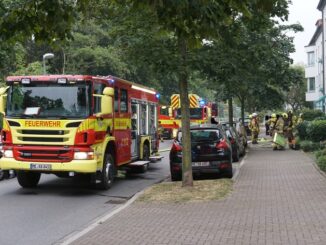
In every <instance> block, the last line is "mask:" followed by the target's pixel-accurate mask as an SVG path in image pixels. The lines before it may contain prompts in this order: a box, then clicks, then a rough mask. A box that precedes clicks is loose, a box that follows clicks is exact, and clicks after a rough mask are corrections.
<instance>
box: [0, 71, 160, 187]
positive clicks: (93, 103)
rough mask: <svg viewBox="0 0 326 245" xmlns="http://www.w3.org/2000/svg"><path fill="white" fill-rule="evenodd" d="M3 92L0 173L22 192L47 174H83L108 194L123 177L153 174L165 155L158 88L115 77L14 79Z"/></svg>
mask: <svg viewBox="0 0 326 245" xmlns="http://www.w3.org/2000/svg"><path fill="white" fill-rule="evenodd" d="M6 84H7V87H6V88H2V89H1V90H0V112H2V113H3V114H4V119H3V129H2V141H3V157H2V158H1V159H0V168H1V169H3V170H7V169H13V170H16V171H17V179H18V182H19V184H20V185H21V186H22V187H35V186H37V184H38V182H39V180H40V176H41V173H46V174H49V173H51V174H56V175H57V176H59V177H66V176H74V175H76V174H83V175H87V176H88V177H90V180H91V182H92V183H96V185H97V186H98V187H100V188H101V189H108V188H110V187H111V185H112V182H113V180H114V178H115V177H116V175H117V171H118V170H120V169H124V170H127V171H129V170H131V169H133V168H137V169H140V171H146V170H147V167H148V164H149V162H150V161H155V160H158V159H160V158H161V157H159V156H156V155H157V154H156V153H157V151H158V144H159V143H158V142H159V141H158V137H157V128H158V118H157V110H158V96H157V92H156V91H155V90H154V89H151V88H148V87H145V86H142V85H139V84H135V83H132V82H129V81H126V80H123V79H120V78H117V77H114V76H106V77H94V76H86V75H44V76H10V77H7V79H6Z"/></svg>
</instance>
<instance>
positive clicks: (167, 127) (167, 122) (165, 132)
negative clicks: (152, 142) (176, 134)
mask: <svg viewBox="0 0 326 245" xmlns="http://www.w3.org/2000/svg"><path fill="white" fill-rule="evenodd" d="M173 113H174V111H173V110H172V108H171V107H170V106H162V105H161V106H160V107H159V116H158V120H159V127H161V128H162V130H161V131H162V132H161V134H162V135H161V137H163V138H165V139H172V138H173V131H174V130H175V129H178V128H179V125H178V122H179V120H175V119H174V115H173Z"/></svg>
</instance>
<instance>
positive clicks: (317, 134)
mask: <svg viewBox="0 0 326 245" xmlns="http://www.w3.org/2000/svg"><path fill="white" fill-rule="evenodd" d="M306 131H307V135H308V136H306V138H308V139H310V140H312V141H313V142H320V141H324V140H326V120H318V121H312V122H311V123H310V125H309V126H308V127H307V129H306Z"/></svg>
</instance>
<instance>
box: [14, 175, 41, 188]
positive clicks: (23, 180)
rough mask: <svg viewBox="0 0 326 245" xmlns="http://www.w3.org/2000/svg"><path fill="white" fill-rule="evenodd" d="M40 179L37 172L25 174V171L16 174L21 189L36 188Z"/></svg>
mask: <svg viewBox="0 0 326 245" xmlns="http://www.w3.org/2000/svg"><path fill="white" fill-rule="evenodd" d="M40 178H41V173H38V172H25V171H18V172H17V180H18V183H19V184H20V185H21V187H23V188H33V187H36V186H37V184H38V182H39V181H40Z"/></svg>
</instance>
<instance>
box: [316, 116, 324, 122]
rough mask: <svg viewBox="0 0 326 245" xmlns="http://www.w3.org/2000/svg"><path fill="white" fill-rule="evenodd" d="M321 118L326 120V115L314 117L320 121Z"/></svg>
mask: <svg viewBox="0 0 326 245" xmlns="http://www.w3.org/2000/svg"><path fill="white" fill-rule="evenodd" d="M319 120H326V116H322V117H316V118H315V119H314V121H319Z"/></svg>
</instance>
